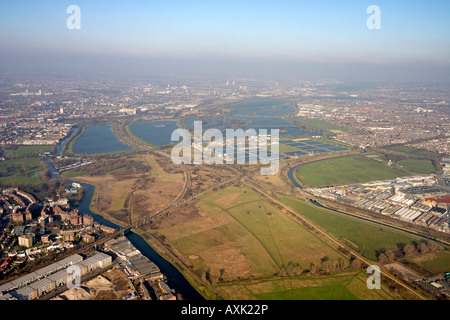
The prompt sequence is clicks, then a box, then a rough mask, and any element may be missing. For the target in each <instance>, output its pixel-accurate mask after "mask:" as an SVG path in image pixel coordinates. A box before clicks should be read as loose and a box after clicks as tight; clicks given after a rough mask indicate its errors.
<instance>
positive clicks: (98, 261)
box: [0, 252, 112, 300]
mask: <svg viewBox="0 0 450 320" xmlns="http://www.w3.org/2000/svg"><path fill="white" fill-rule="evenodd" d="M111 263H112V257H111V256H109V255H107V254H105V253H102V252H97V253H96V254H95V255H93V256H91V257H89V258H87V259H86V260H83V257H82V256H80V255H78V254H75V255H72V256H70V257H67V258H65V259H63V260H61V261H59V262H56V263H53V264H51V265H49V266H47V267H44V268H42V269H39V270H37V271H35V272H31V273H29V274H27V275H25V276H23V277H21V278H19V279H16V280H13V281H11V282H8V283H6V284H4V285H2V286H0V300H5V299H6V297H12V298H15V299H18V300H31V299H36V298H38V297H40V296H42V295H43V294H45V293H48V292H50V291H52V290H54V289H56V288H58V287H61V286H63V285H65V284H66V283H67V280H68V273H67V271H66V268H67V267H69V266H71V265H76V266H79V267H80V269H81V271H82V274H81V275H84V274H86V273H89V272H90V271H92V270H94V269H97V268H103V267H106V266H108V265H110V264H111ZM5 296H6V297H5Z"/></svg>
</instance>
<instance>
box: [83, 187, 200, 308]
mask: <svg viewBox="0 0 450 320" xmlns="http://www.w3.org/2000/svg"><path fill="white" fill-rule="evenodd" d="M81 185H82V186H83V187H84V188H85V193H84V197H83V199H82V201H81V202H80V205H79V206H78V209H79V210H80V212H81V213H83V214H89V215H90V216H92V217H93V218H94V220H95V221H96V222H98V223H100V224H103V225H105V226H108V227H111V228H116V229H121V230H122V229H123V228H122V227H120V226H119V225H117V224H115V223H113V222H111V221H109V220H106V219H105V218H103V217H101V216H99V215H97V214H95V213H93V212H92V211H91V210H90V208H89V206H90V204H91V200H92V197H93V195H94V189H95V188H94V186H93V185H90V184H86V183H81ZM126 237H127V239H128V240H130V242H131V243H132V244H133V246H135V247H136V249H138V250H139V251H140V252H141V253H142V254H143V255H144V256H146V257H147V258H149V259H150V260H151V261H153V262H154V263H155V264H156V265H157V266H158V268H159V269H160V270H161V272H162V273H164V274H165V275H166V276H167V282H168V284H169V286H170V287H171V288H175V289H176V290H177V291H178V292H179V293H181V294H182V295H183V297H184V298H185V299H187V300H204V298H203V297H202V296H201V295H200V294H199V293H198V292H197V291H196V290H195V289H194V288H193V287H192V286H191V284H190V283H189V282H188V281H187V280H186V279H185V278H184V276H183V275H182V274H181V273H180V272H179V271H178V269H177V268H175V267H174V266H173V265H172V264H170V263H169V262H168V261H167V260H165V259H164V258H162V257H161V256H160V255H159V254H158V253H157V252H156V251H155V250H154V249H153V248H152V247H151V246H150V245H149V244H148V243H147V242H146V241H145V240H144V239H143V238H142V237H141V236H140V235H138V234H137V233H134V232H129V233H128V234H127V235H126Z"/></svg>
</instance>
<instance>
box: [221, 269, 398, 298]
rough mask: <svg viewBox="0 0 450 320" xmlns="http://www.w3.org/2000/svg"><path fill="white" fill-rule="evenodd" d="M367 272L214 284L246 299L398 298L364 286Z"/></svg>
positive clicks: (234, 296) (228, 295)
mask: <svg viewBox="0 0 450 320" xmlns="http://www.w3.org/2000/svg"><path fill="white" fill-rule="evenodd" d="M367 277H368V276H367V275H366V274H364V273H363V272H360V271H346V272H341V273H336V274H333V275H330V276H300V277H290V278H274V279H267V280H257V281H248V282H240V283H231V284H226V285H219V286H216V287H215V289H216V290H218V291H219V292H221V293H222V294H223V295H225V296H226V297H233V298H234V299H242V300H250V299H258V300H385V299H396V298H399V297H397V296H395V294H393V293H388V291H387V290H386V288H384V287H383V286H382V288H381V290H369V289H367V284H366V281H367Z"/></svg>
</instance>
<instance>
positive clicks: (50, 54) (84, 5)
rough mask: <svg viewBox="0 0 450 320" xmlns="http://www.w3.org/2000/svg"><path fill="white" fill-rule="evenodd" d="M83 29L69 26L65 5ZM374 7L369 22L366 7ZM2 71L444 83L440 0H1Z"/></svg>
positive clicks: (445, 24)
mask: <svg viewBox="0 0 450 320" xmlns="http://www.w3.org/2000/svg"><path fill="white" fill-rule="evenodd" d="M71 4H76V5H77V6H79V7H80V10H81V29H79V30H69V29H67V27H66V20H67V18H68V17H69V16H70V14H67V13H66V9H67V7H68V6H69V5H71ZM372 4H376V5H377V6H379V8H380V9H381V29H380V30H370V29H368V28H367V26H366V20H367V19H368V18H369V16H370V14H369V13H367V12H366V9H367V8H368V7H369V6H370V5H372ZM0 8H1V10H0V29H1V30H4V31H7V32H1V34H0V42H1V44H2V45H1V46H0V58H1V60H2V63H1V64H0V67H1V70H2V71H3V72H9V71H25V70H26V71H27V72H35V73H52V72H53V73H59V74H66V75H67V74H68V73H72V74H78V75H94V74H96V75H101V74H105V75H114V74H115V75H128V76H139V77H146V76H149V75H155V74H168V73H173V74H177V75H187V74H189V75H190V76H193V75H198V76H214V77H218V76H229V75H237V76H282V77H298V78H301V79H306V78H308V79H317V78H339V79H343V80H344V79H345V80H349V79H352V80H390V81H405V80H407V81H411V80H417V81H448V80H449V74H450V72H449V70H450V61H449V59H448V57H449V56H450V38H449V37H448V30H449V29H450V21H449V19H448V15H447V13H448V12H449V9H450V4H449V3H448V2H446V1H433V2H424V1H376V3H374V2H373V1H345V2H344V3H341V2H336V1H276V2H275V1H209V2H205V1H145V2H142V1H126V2H124V1H82V0H80V1H76V3H74V2H73V1H58V2H55V1H19V2H18V1H9V0H7V1H2V3H1V5H0Z"/></svg>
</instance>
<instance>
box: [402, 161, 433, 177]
mask: <svg viewBox="0 0 450 320" xmlns="http://www.w3.org/2000/svg"><path fill="white" fill-rule="evenodd" d="M397 165H398V166H400V167H402V168H405V169H406V170H408V171H411V172H414V173H420V174H429V173H433V172H434V171H435V170H436V169H435V167H434V165H433V162H431V160H415V159H408V160H400V161H398V162H397Z"/></svg>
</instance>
